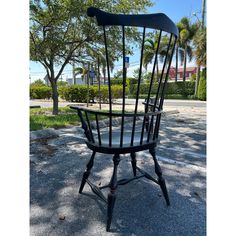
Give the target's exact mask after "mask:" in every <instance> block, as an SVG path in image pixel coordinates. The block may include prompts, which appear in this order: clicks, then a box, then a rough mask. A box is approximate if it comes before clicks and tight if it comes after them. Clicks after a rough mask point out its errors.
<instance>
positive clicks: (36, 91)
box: [30, 85, 52, 99]
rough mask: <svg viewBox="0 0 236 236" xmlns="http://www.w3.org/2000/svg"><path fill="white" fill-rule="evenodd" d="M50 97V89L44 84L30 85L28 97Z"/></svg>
mask: <svg viewBox="0 0 236 236" xmlns="http://www.w3.org/2000/svg"><path fill="white" fill-rule="evenodd" d="M51 97H52V89H51V87H49V86H46V85H31V86H30V98H31V99H49V98H51Z"/></svg>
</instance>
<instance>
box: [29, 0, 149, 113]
mask: <svg viewBox="0 0 236 236" xmlns="http://www.w3.org/2000/svg"><path fill="white" fill-rule="evenodd" d="M151 5H152V2H151V0H133V1H123V0H117V1H112V2H109V4H108V2H107V1H106V0H100V1H92V0H87V1H84V0H67V1H65V0H30V59H31V60H32V61H37V62H39V63H41V64H42V65H43V66H44V68H45V70H46V73H47V76H48V78H49V81H50V84H51V87H52V99H53V114H58V91H57V81H58V79H59V77H60V75H61V74H62V72H63V70H64V68H65V66H66V65H67V64H70V63H73V62H75V61H76V62H81V61H82V56H81V55H82V54H83V52H84V49H85V48H86V47H87V46H88V44H89V43H92V42H93V41H97V42H99V41H101V39H102V32H101V30H100V28H99V27H98V26H97V24H96V21H95V19H93V18H90V17H87V16H86V10H87V8H88V7H89V6H94V7H99V8H101V9H103V10H107V11H109V12H113V13H138V12H140V11H143V10H145V8H146V7H149V6H151ZM111 35H112V36H111V38H110V39H109V41H110V42H112V45H113V47H112V48H113V49H114V52H113V53H115V52H116V51H117V50H118V46H116V45H119V44H118V43H117V42H118V40H119V39H120V35H121V31H118V30H116V31H115V30H114V31H112V32H111Z"/></svg>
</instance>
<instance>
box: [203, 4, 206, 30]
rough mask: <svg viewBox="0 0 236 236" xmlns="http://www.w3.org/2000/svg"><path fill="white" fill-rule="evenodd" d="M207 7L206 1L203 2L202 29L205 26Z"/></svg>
mask: <svg viewBox="0 0 236 236" xmlns="http://www.w3.org/2000/svg"><path fill="white" fill-rule="evenodd" d="M205 6H206V0H202V29H203V28H204V25H205Z"/></svg>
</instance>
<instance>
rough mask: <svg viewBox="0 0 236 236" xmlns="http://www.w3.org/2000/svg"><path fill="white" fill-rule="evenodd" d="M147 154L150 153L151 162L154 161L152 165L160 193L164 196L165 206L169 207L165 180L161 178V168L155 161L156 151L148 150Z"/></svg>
mask: <svg viewBox="0 0 236 236" xmlns="http://www.w3.org/2000/svg"><path fill="white" fill-rule="evenodd" d="M149 152H150V154H151V155H152V157H153V161H154V164H155V172H156V174H157V176H158V181H159V184H160V187H161V190H162V193H163V195H164V198H165V200H166V204H167V205H168V206H169V205H170V200H169V196H168V191H167V188H166V183H165V180H164V178H163V177H162V170H161V167H160V165H159V164H158V162H157V159H156V151H155V149H151V150H149Z"/></svg>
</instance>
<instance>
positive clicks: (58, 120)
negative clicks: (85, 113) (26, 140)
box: [30, 107, 80, 130]
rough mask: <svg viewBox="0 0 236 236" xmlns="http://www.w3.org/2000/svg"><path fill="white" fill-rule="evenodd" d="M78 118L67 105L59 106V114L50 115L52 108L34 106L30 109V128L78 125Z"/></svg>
mask: <svg viewBox="0 0 236 236" xmlns="http://www.w3.org/2000/svg"><path fill="white" fill-rule="evenodd" d="M79 123H80V120H79V117H78V115H77V112H76V111H75V110H72V109H70V108H68V107H65V108H59V114H58V115H56V116H54V115H52V108H35V109H31V110H30V130H40V129H46V128H63V127H66V126H69V125H79Z"/></svg>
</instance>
